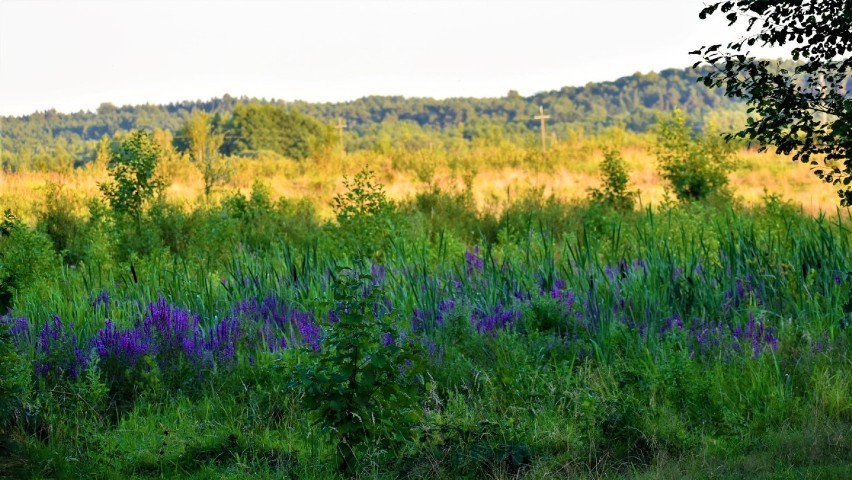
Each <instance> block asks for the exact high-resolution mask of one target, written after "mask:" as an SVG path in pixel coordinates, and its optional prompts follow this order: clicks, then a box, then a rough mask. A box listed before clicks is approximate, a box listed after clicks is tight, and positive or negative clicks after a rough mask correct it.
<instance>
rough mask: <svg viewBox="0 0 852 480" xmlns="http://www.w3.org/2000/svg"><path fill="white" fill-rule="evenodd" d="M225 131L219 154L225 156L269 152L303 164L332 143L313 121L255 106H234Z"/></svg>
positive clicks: (294, 114)
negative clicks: (225, 154)
mask: <svg viewBox="0 0 852 480" xmlns="http://www.w3.org/2000/svg"><path fill="white" fill-rule="evenodd" d="M225 128H226V132H227V134H226V136H225V137H224V144H223V145H222V150H223V152H225V153H227V154H231V153H233V154H240V153H248V152H258V151H260V150H271V151H273V152H276V153H278V154H280V155H284V156H286V157H289V158H292V159H295V160H304V159H306V158H308V157H311V156H314V155H316V153H317V152H318V151H319V150H320V148H322V147H323V146H325V145H326V144H327V143H328V142H330V141H331V135H330V134H329V132H328V128H327V127H325V126H324V125H322V124H321V123H319V122H317V121H316V120H314V119H313V118H311V117H308V116H307V115H304V114H301V113H299V112H298V111H295V110H285V109H283V108H281V107H279V106H276V105H269V104H266V105H264V104H260V103H256V102H251V103H247V104H240V105H237V107H236V108H235V109H234V113H233V115H232V116H231V118H230V119H229V120H228V123H227V125H226V126H225Z"/></svg>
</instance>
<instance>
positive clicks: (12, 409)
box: [0, 316, 31, 449]
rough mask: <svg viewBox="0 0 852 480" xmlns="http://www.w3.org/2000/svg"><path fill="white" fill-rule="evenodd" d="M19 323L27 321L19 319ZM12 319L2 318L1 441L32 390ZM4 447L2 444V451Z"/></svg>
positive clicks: (0, 342)
mask: <svg viewBox="0 0 852 480" xmlns="http://www.w3.org/2000/svg"><path fill="white" fill-rule="evenodd" d="M18 321H25V320H23V319H18ZM13 327H14V324H12V317H11V316H7V317H0V371H2V372H3V374H2V375H0V439H2V438H4V437H5V434H6V433H7V431H8V429H9V428H10V427H11V426H12V424H13V422H14V419H15V418H16V417H17V416H18V415H20V413H21V407H22V406H23V404H22V402H23V401H24V399H25V398H26V396H27V394H28V392H29V390H30V386H31V385H30V377H29V368H28V367H29V365H28V364H27V363H26V362H25V361H24V360H23V359H22V358H21V356H20V354H18V351H17V349H16V347H15V343H14V338H13V336H12V328H13ZM2 448H3V446H2V444H0V449H2Z"/></svg>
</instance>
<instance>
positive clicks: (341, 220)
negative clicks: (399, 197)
mask: <svg viewBox="0 0 852 480" xmlns="http://www.w3.org/2000/svg"><path fill="white" fill-rule="evenodd" d="M343 186H344V187H345V188H346V191H345V192H344V193H342V194H338V195H335V197H334V199H333V201H332V208H333V209H334V214H335V217H336V218H337V227H338V228H337V229H336V230H335V234H336V237H337V239H338V240H339V241H340V242H341V243H342V244H343V246H344V248H345V249H346V250H347V251H349V252H351V253H352V254H354V256H355V257H359V258H360V257H364V258H378V257H381V256H382V255H383V253H384V251H385V250H386V249H387V247H388V246H389V243H390V241H391V240H392V239H393V238H394V234H395V231H396V230H397V228H396V224H395V222H394V220H395V215H396V211H397V208H396V205H395V204H394V203H393V202H392V201H391V200H389V199H388V198H387V195H386V194H385V190H384V187H383V186H382V184H380V183H378V182H377V181H376V178H375V175H374V174H373V172H371V171H370V170H366V169H365V170H362V171H360V172H358V173H357V174H356V175H355V178H353V179H352V180H351V181H350V180H349V179H346V178H344V180H343Z"/></svg>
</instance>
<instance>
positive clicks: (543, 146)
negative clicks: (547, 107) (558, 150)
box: [533, 105, 550, 152]
mask: <svg viewBox="0 0 852 480" xmlns="http://www.w3.org/2000/svg"><path fill="white" fill-rule="evenodd" d="M538 113H539V114H538V115H536V116H534V117H533V118H534V119H536V120H541V151H542V152H546V151H547V143H546V138H545V132H544V128H545V127H544V121H545V120H547V119H548V118H550V115H545V114H544V107H542V106H541V105H539V107H538Z"/></svg>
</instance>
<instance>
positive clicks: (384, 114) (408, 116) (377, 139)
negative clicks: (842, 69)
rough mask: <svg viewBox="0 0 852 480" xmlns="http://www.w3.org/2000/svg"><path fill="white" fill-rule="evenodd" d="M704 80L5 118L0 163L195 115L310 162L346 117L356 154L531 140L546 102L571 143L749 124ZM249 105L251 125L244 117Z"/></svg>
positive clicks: (40, 163) (91, 146)
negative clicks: (683, 119)
mask: <svg viewBox="0 0 852 480" xmlns="http://www.w3.org/2000/svg"><path fill="white" fill-rule="evenodd" d="M697 76H698V74H697V73H696V71H694V70H691V69H669V70H664V71H662V72H660V73H653V72H652V73H647V74H642V73H636V74H633V75H631V76H627V77H622V78H619V79H617V80H615V81H609V82H598V83H589V84H587V85H585V86H581V87H563V88H561V89H559V90H552V91H548V92H540V93H537V94H535V95H532V96H528V97H525V96H521V95H520V94H519V93H518V92H516V91H510V92H508V94H507V95H506V96H504V97H500V98H450V99H440V100H436V99H432V98H406V97H402V96H370V97H364V98H360V99H357V100H354V101H350V102H342V103H309V102H303V101H295V102H285V101H282V100H274V99H273V100H267V99H255V98H247V97H241V98H236V97H232V96H230V95H224V96H223V97H221V98H214V99H210V100H206V101H201V100H196V101H183V102H180V103H170V104H168V105H148V104H146V105H136V106H130V105H125V106H121V107H118V106H115V105H112V104H109V103H104V104H101V106H100V107H98V109H97V110H96V111H95V112H90V111H81V112H77V113H59V112H56V111H55V110H48V111H44V112H36V113H33V114H31V115H26V116H22V117H0V121H2V127H0V130H2V138H0V141H2V149H0V164H2V168H3V170H5V171H18V170H22V169H33V170H62V169H67V168H70V167H72V166H74V167H78V166H81V165H84V164H86V163H88V162H90V161H92V160H94V159H95V157H96V155H97V151H98V148H99V144H100V143H101V141H102V140H103V139H104V138H105V137H106V138H107V139H112V138H115V137H116V136H120V135H121V134H122V133H124V132H128V131H130V130H133V129H140V128H141V129H148V130H153V131H155V132H157V131H161V132H170V134H171V135H167V136H172V137H174V136H177V137H178V138H176V139H175V142H176V143H177V144H179V143H180V138H179V136H180V134H179V131H180V129H181V128H182V127H183V126H184V124H185V123H186V120H187V118H188V117H189V115H190V113H191V112H193V111H204V112H208V113H210V114H212V115H213V124H214V125H217V126H218V128H219V129H220V130H221V131H222V133H223V134H224V135H225V138H226V141H225V144H224V145H223V150H224V151H223V153H228V154H240V153H246V152H250V151H251V150H255V149H267V150H273V151H277V152H278V153H280V154H282V155H285V156H289V157H291V158H301V157H306V156H309V155H310V154H311V153H312V150H311V148H309V147H310V146H311V145H312V146H314V147H316V146H317V145H318V144H332V143H333V144H336V143H337V141H336V140H337V138H338V137H337V135H338V133H337V131H336V130H335V129H334V128H333V127H332V125H333V123H334V122H337V121H340V120H342V121H344V122H345V123H346V126H347V130H346V133H345V135H346V137H345V138H346V143H347V148H348V149H380V148H381V145H382V144H393V145H403V146H405V147H406V148H409V149H412V150H416V149H418V148H426V147H434V146H440V145H444V144H448V143H449V142H452V141H458V140H459V139H463V140H465V141H477V140H478V141H483V142H489V143H499V142H505V141H508V142H513V143H516V144H524V143H529V142H531V141H534V139H535V138H536V135H537V133H538V129H539V128H540V127H539V122H538V121H537V120H535V119H534V118H533V117H534V116H535V115H536V114H537V113H538V110H539V107H540V106H541V107H543V108H544V109H545V111H546V113H547V114H548V115H550V116H551V118H550V119H549V120H548V131H549V132H551V135H555V136H557V137H561V138H562V139H564V138H566V137H567V136H568V135H569V132H572V131H581V132H585V133H594V132H597V131H600V130H601V129H605V128H609V127H618V128H623V129H625V130H627V131H631V132H645V131H648V130H649V129H650V128H652V127H653V125H655V124H656V121H657V116H658V115H659V114H660V113H661V112H670V111H671V110H672V109H674V108H680V109H681V110H683V111H684V112H685V113H686V115H687V118H688V119H689V120H690V121H691V122H693V123H694V124H695V125H696V126H698V127H699V128H700V127H703V126H704V125H705V124H706V123H708V122H710V123H711V124H713V125H715V126H717V127H727V126H729V125H732V124H736V123H739V122H742V121H743V119H744V118H745V113H744V110H745V108H744V106H743V105H742V104H741V103H738V102H736V101H732V100H730V99H728V98H727V97H725V96H724V95H722V92H720V91H713V90H709V89H707V88H706V87H704V86H703V85H701V84H698V83H697V82H696V78H697ZM261 107H263V108H261ZM270 107H274V109H273V108H270ZM240 108H242V109H243V110H242V113H243V114H244V115H243V117H244V118H243V119H242V124H240V120H239V119H237V118H235V114H239V112H240ZM253 122H254V123H253ZM297 124H298V126H297V127H294V125H297ZM288 126H289V127H293V128H296V130H295V132H296V133H295V134H296V135H297V136H299V135H300V133H299V132H300V131H299V129H303V130H304V132H302V133H304V136H303V137H302V138H301V141H302V143H304V145H302V146H301V147H299V148H296V149H295V150H293V149H292V148H290V147H281V146H280V145H278V144H280V143H281V142H277V143H278V144H275V143H276V142H272V143H273V144H270V142H269V141H268V140H269V139H270V137H278V136H279V134H280V132H281V131H282V129H288V128H289V127H288ZM288 131H290V132H293V131H294V130H292V128H289V130H288ZM250 135H254V136H255V138H254V140H253V141H252V140H250V139H248V138H247V136H250ZM306 138H307V140H306ZM273 140H280V139H279V138H273ZM309 144H310V145H309Z"/></svg>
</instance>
